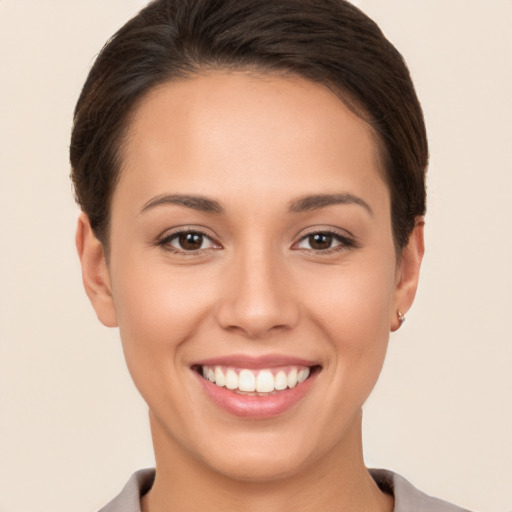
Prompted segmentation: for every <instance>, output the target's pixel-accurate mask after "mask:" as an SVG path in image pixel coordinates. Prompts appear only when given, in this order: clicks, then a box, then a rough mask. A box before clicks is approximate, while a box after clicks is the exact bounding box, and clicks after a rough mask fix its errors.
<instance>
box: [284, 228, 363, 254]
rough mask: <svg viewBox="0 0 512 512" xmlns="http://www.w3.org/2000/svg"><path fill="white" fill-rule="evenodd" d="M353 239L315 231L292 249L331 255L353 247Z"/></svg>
mask: <svg viewBox="0 0 512 512" xmlns="http://www.w3.org/2000/svg"><path fill="white" fill-rule="evenodd" d="M355 246H356V244H355V242H354V241H353V239H351V238H349V237H347V236H343V235H341V234H338V233H331V232H329V231H317V232H316V233H310V234H309V235H306V236H304V237H303V238H301V239H300V240H299V242H298V243H297V244H296V245H294V249H302V250H308V251H316V252H325V253H331V252H332V251H341V250H344V249H349V248H352V247H355Z"/></svg>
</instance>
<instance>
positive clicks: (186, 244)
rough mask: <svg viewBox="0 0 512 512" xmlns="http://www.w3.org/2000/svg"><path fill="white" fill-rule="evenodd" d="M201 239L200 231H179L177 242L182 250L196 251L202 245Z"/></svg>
mask: <svg viewBox="0 0 512 512" xmlns="http://www.w3.org/2000/svg"><path fill="white" fill-rule="evenodd" d="M203 239H204V236H203V235H202V234H201V233H180V235H179V236H178V240H177V242H178V245H179V247H180V249H183V250H184V251H198V250H199V249H201V247H202V245H203Z"/></svg>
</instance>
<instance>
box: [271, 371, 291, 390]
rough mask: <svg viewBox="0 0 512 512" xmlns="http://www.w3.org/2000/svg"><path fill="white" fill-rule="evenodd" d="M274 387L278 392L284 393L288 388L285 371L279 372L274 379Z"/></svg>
mask: <svg viewBox="0 0 512 512" xmlns="http://www.w3.org/2000/svg"><path fill="white" fill-rule="evenodd" d="M274 386H275V388H276V389H277V390H278V391H282V390H283V389H286V388H287V387H288V379H287V378H286V373H284V372H283V370H281V371H279V372H277V374H276V376H275V378H274Z"/></svg>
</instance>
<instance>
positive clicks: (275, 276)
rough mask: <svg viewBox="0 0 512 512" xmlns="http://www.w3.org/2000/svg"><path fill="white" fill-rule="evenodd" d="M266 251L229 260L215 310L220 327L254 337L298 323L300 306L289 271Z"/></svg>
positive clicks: (285, 328) (287, 328)
mask: <svg viewBox="0 0 512 512" xmlns="http://www.w3.org/2000/svg"><path fill="white" fill-rule="evenodd" d="M269 253H270V251H268V252H267V253H264V252H263V251H260V252H259V253H258V254H254V253H250V254H245V255H240V256H239V257H237V258H235V260H234V261H233V260H232V261H231V262H230V270H229V272H228V276H225V277H226V280H225V282H224V285H223V293H222V297H221V300H220V301H219V303H218V304H217V310H216V314H217V322H218V324H219V325H220V326H221V327H222V328H223V329H226V330H229V331H235V332H240V333H242V334H243V335H244V336H246V337H247V338H250V339H257V338H264V337H266V336H267V335H269V334H270V333H271V332H276V331H285V330H289V329H292V328H293V327H295V326H296V325H297V323H298V321H299V315H300V308H299V304H298V301H297V300H296V297H295V289H294V286H293V284H292V282H291V279H290V278H289V277H287V276H289V272H287V271H286V268H284V267H285V264H284V262H282V261H279V260H280V258H279V257H272V255H271V254H269Z"/></svg>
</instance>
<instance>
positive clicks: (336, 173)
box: [114, 72, 384, 202]
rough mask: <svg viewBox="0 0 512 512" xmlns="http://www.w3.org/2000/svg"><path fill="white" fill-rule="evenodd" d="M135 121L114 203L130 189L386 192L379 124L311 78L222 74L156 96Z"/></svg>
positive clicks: (166, 87) (140, 192) (137, 192)
mask: <svg viewBox="0 0 512 512" xmlns="http://www.w3.org/2000/svg"><path fill="white" fill-rule="evenodd" d="M131 119H132V120H131V124H130V127H129V130H128V135H127V138H126V142H125V144H124V148H123V153H122V166H121V179H120V182H119V185H118V187H117V189H116V191H115V193H114V202H115V200H116V196H118V195H119V194H121V193H123V194H131V195H133V198H132V199H133V200H135V199H136V197H137V198H142V197H143V196H144V197H146V199H147V198H149V197H150V196H151V195H156V194H158V193H163V192H167V193H168V192H183V193H191V192H194V193H204V194H208V195H223V194H224V195H225V194H229V193H231V192H233V193H235V191H236V190H239V191H240V190H250V191H251V192H252V193H253V194H256V193H257V192H258V193H261V194H262V196H264V195H265V193H266V192H268V190H269V189H275V188H276V187H277V188H283V187H284V188H286V189H287V190H289V191H290V193H292V192H293V193H296V195H303V194H306V193H309V194H311V193H317V192H318V193H325V192H326V188H331V189H333V190H332V191H334V192H336V191H337V190H335V189H336V188H343V189H347V188H348V189H351V190H349V191H350V192H354V193H358V194H361V193H363V192H364V190H365V189H371V188H372V187H375V186H377V187H380V189H382V187H383V186H384V182H383V180H382V170H381V166H380V159H379V150H378V144H377V139H376V136H375V135H374V133H373V131H372V129H371V127H370V125H369V124H368V123H366V122H365V121H363V120H362V119H361V118H359V117H358V116H357V115H356V114H354V113H353V112H352V111H351V110H350V109H349V108H348V107H347V106H346V105H345V104H344V103H343V102H342V101H341V100H340V99H339V98H338V97H337V96H336V95H334V94H333V93H332V92H331V91H330V90H329V89H327V88H326V87H324V86H321V85H318V84H315V83H312V82H310V81H307V80H305V79H301V78H296V77H276V76H268V75H248V74H246V73H227V72H222V73H221V72H217V73H211V74H207V75H201V76H198V77H194V78H190V79H185V80H179V81H174V82H170V83H166V84H163V85H161V86H158V87H157V88H155V89H153V90H152V91H150V92H149V94H147V96H146V97H145V98H144V99H143V100H142V101H141V103H140V104H139V106H138V107H137V109H136V111H135V112H134V115H133V116H132V118H131ZM163 189H171V190H163ZM230 191H231V192H230ZM135 196H136V197H135Z"/></svg>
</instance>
